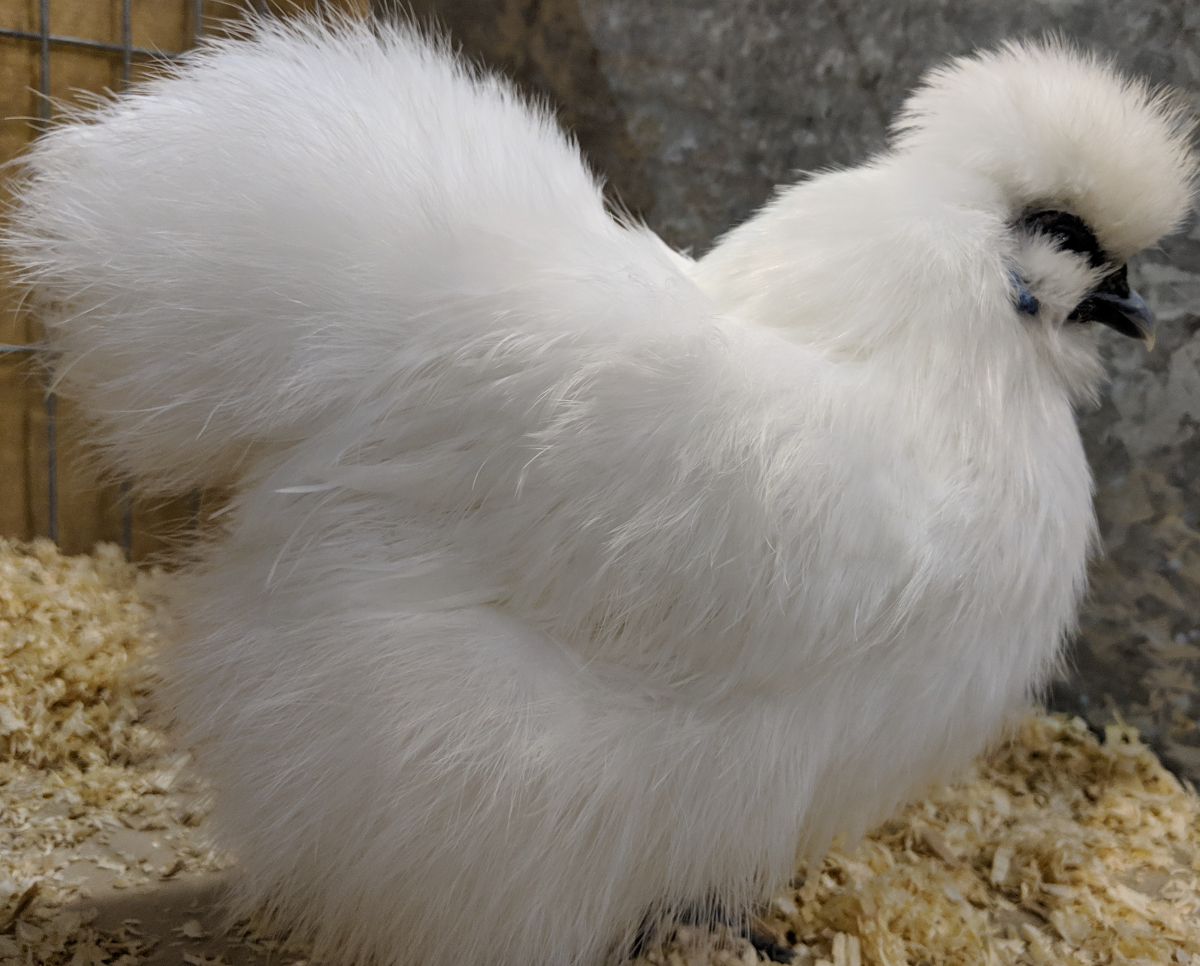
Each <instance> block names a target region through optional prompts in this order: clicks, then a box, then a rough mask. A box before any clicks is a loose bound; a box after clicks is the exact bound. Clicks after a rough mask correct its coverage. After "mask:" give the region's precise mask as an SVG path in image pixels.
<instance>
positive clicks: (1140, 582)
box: [380, 0, 1200, 779]
mask: <svg viewBox="0 0 1200 966" xmlns="http://www.w3.org/2000/svg"><path fill="white" fill-rule="evenodd" d="M386 2H387V0H380V4H381V6H382V5H386ZM418 9H419V11H420V12H421V13H423V14H425V15H428V14H433V15H435V16H438V17H440V18H441V19H442V20H443V22H444V23H445V24H447V25H448V26H449V28H450V30H451V32H452V33H454V34H455V36H457V37H459V38H460V39H461V40H462V42H463V43H464V45H465V46H466V48H467V50H468V51H469V52H470V53H471V54H472V55H474V56H478V57H480V58H482V59H485V60H489V61H491V62H492V63H496V64H499V65H500V66H501V67H502V68H503V69H505V70H506V71H507V72H509V73H510V75H512V76H516V77H517V78H518V80H520V81H521V82H522V83H523V84H524V85H525V86H527V87H529V88H531V89H534V90H537V91H539V92H541V93H542V94H544V95H545V96H548V97H550V98H551V99H553V100H554V101H555V102H556V103H557V104H559V105H560V106H561V107H562V109H563V117H564V120H565V121H566V122H567V123H568V124H570V125H572V126H573V127H575V129H576V130H577V132H578V134H579V136H580V140H581V142H582V143H583V146H584V148H585V150H586V151H587V152H588V153H589V155H590V156H591V157H592V159H593V162H594V163H595V164H596V166H597V167H598V168H599V169H601V170H602V171H604V172H605V173H606V174H608V175H609V177H610V179H611V181H612V182H613V186H614V188H615V190H616V192H617V193H618V194H619V195H620V196H621V197H622V198H623V199H624V200H625V201H626V202H627V203H628V204H629V206H630V207H631V208H634V209H636V210H638V211H639V212H640V213H641V214H642V215H643V216H644V217H645V218H646V220H647V221H648V222H649V223H650V225H651V226H652V227H654V228H655V229H656V230H658V231H659V232H661V233H662V234H663V236H664V237H666V238H667V239H668V240H669V241H670V242H671V243H673V244H675V245H677V246H679V247H682V248H691V249H693V250H694V251H695V252H697V253H699V252H703V251H704V250H705V249H706V248H707V247H708V245H709V244H710V243H711V242H712V240H713V239H714V238H715V237H716V236H717V235H718V234H719V233H720V232H721V231H723V230H724V229H726V228H728V227H730V226H731V225H734V224H736V223H737V222H739V221H741V220H742V219H743V218H745V217H746V216H747V215H748V214H749V213H750V212H752V211H753V210H754V209H755V208H756V207H757V206H758V205H759V204H761V203H762V202H763V200H764V199H766V198H767V197H768V196H769V194H770V193H771V190H772V188H773V187H774V185H776V184H777V183H779V182H784V181H788V180H790V179H791V178H792V177H793V176H794V175H793V173H794V172H795V171H797V170H809V169H815V168H821V167H825V166H828V165H833V164H847V163H853V162H856V161H858V160H860V159H862V158H863V157H865V156H866V155H867V154H869V153H870V152H871V151H873V150H875V149H877V148H878V147H880V145H881V144H882V143H883V139H884V134H885V130H886V125H887V120H888V118H890V117H891V115H892V114H893V113H894V112H895V110H896V108H897V107H898V106H899V104H900V102H901V100H902V99H903V97H904V92H905V91H906V90H908V89H909V88H910V87H911V86H912V85H913V84H914V83H915V82H916V80H917V79H918V77H919V76H920V74H921V72H922V71H923V70H925V69H926V68H927V67H929V66H930V65H933V64H936V63H938V62H939V61H941V60H943V59H944V58H946V57H948V56H951V55H954V54H959V53H965V52H967V51H969V50H971V49H973V48H975V47H978V46H981V45H990V44H995V43H997V42H999V41H1001V40H1003V39H1005V38H1008V37H1019V36H1026V35H1040V34H1043V33H1045V32H1047V31H1055V32H1058V33H1061V34H1063V35H1065V36H1068V37H1072V38H1076V39H1078V40H1079V41H1081V42H1083V43H1085V44H1087V45H1089V46H1094V47H1096V48H1097V49H1099V50H1102V51H1104V52H1106V53H1108V54H1111V55H1113V56H1114V57H1115V58H1116V59H1117V60H1118V61H1119V62H1120V63H1121V64H1122V65H1123V66H1125V67H1126V68H1128V69H1130V70H1132V71H1136V72H1138V73H1140V74H1143V75H1145V76H1148V77H1149V78H1151V79H1152V80H1154V81H1156V82H1160V83H1169V84H1173V85H1175V86H1177V87H1179V88H1181V89H1182V90H1183V91H1184V92H1186V93H1187V94H1188V95H1189V97H1191V98H1192V100H1193V102H1194V103H1196V104H1197V106H1198V107H1200V34H1198V31H1200V0H1198V2H1190V0H1174V2H1165V3H1162V2H1158V3H1156V2H1153V0H1108V2H1098V0H1042V2H1038V0H991V2H983V0H973V2H964V0H959V2H953V3H947V2H936V0H900V2H887V0H812V2H802V0H418ZM1131 279H1132V280H1133V281H1134V282H1135V284H1136V285H1137V286H1138V287H1139V288H1140V289H1141V291H1142V293H1143V294H1144V295H1145V296H1146V298H1147V300H1148V301H1149V302H1150V304H1151V305H1152V306H1153V307H1154V308H1155V309H1156V310H1157V312H1158V313H1159V316H1160V319H1161V326H1160V334H1159V340H1158V346H1157V348H1156V349H1155V350H1154V352H1153V353H1152V354H1150V355H1149V356H1148V357H1147V355H1146V353H1145V352H1144V351H1143V349H1142V348H1141V347H1140V346H1138V345H1134V344H1132V343H1130V342H1129V341H1128V340H1121V339H1119V338H1113V339H1110V340H1107V341H1106V352H1107V354H1108V355H1109V358H1110V361H1111V366H1112V371H1113V374H1114V379H1113V384H1112V387H1111V389H1110V390H1109V392H1108V393H1107V395H1106V397H1105V399H1104V401H1103V404H1102V405H1101V406H1100V408H1099V409H1098V410H1096V411H1093V412H1085V413H1081V414H1080V422H1081V424H1082V426H1083V430H1084V435H1085V438H1086V440H1087V444H1088V449H1089V453H1090V454H1091V457H1092V462H1093V466H1094V468H1095V472H1096V479H1097V485H1098V493H1097V502H1098V507H1099V512H1100V519H1101V526H1102V529H1103V533H1104V537H1105V540H1106V543H1107V555H1106V557H1105V558H1104V559H1102V560H1100V561H1097V563H1096V565H1095V567H1094V569H1093V592H1092V597H1091V601H1090V602H1089V604H1088V606H1087V607H1086V609H1085V611H1084V614H1083V618H1082V631H1081V638H1080V641H1079V642H1078V644H1077V647H1076V649H1075V651H1074V665H1075V671H1074V673H1073V675H1072V677H1071V678H1070V680H1069V681H1068V682H1066V683H1065V684H1064V685H1063V686H1062V687H1060V688H1058V689H1057V690H1056V692H1055V694H1054V696H1053V698H1054V701H1055V703H1056V705H1057V706H1059V707H1062V708H1064V709H1069V710H1075V711H1080V712H1083V713H1084V714H1086V715H1087V717H1088V718H1089V719H1090V720H1091V721H1092V722H1093V723H1095V724H1098V725H1099V724H1103V723H1105V722H1106V721H1108V720H1111V715H1112V713H1113V712H1114V710H1115V711H1117V712H1118V713H1120V714H1122V715H1123V716H1124V717H1125V718H1126V719H1128V720H1131V721H1132V722H1134V723H1136V724H1137V725H1138V726H1139V727H1140V728H1142V730H1143V732H1144V733H1145V734H1147V735H1149V736H1150V737H1151V739H1152V740H1153V741H1154V742H1155V743H1156V744H1157V746H1158V747H1159V749H1160V751H1161V752H1162V753H1163V754H1164V756H1165V757H1166V758H1167V760H1168V761H1169V762H1170V763H1172V764H1173V765H1174V766H1175V767H1177V768H1179V769H1180V770H1182V771H1184V772H1186V773H1188V774H1190V775H1191V776H1192V777H1194V778H1197V779H1200V730H1198V728H1197V720H1200V691H1198V690H1197V687H1196V675H1197V674H1198V673H1200V640H1198V636H1200V635H1198V631H1197V629H1200V334H1198V333H1200V230H1197V229H1193V230H1192V232H1191V233H1190V234H1186V235H1184V236H1181V237H1178V238H1174V239H1171V240H1169V241H1168V242H1166V243H1165V244H1164V245H1163V247H1162V250H1161V251H1156V252H1151V253H1147V254H1145V255H1143V256H1141V257H1139V258H1138V259H1137V261H1136V263H1135V264H1134V266H1133V267H1132V270H1131Z"/></svg>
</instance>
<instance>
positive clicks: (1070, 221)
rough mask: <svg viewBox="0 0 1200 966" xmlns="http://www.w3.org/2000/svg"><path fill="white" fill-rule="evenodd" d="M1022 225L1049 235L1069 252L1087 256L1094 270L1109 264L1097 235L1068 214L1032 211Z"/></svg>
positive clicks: (1024, 217) (1027, 228) (1022, 221)
mask: <svg viewBox="0 0 1200 966" xmlns="http://www.w3.org/2000/svg"><path fill="white" fill-rule="evenodd" d="M1021 225H1022V227H1024V228H1025V229H1026V230H1027V231H1031V232H1037V233H1039V234H1042V235H1049V236H1050V237H1051V238H1053V239H1055V240H1056V241H1057V242H1058V243H1059V245H1060V246H1061V247H1062V248H1064V249H1065V250H1067V251H1069V252H1078V253H1079V254H1080V255H1086V256H1087V259H1088V262H1090V263H1091V265H1092V267H1093V268H1099V267H1100V266H1102V265H1104V264H1105V263H1106V262H1107V259H1106V258H1105V257H1104V252H1103V251H1101V250H1100V242H1098V241H1097V240H1096V233H1095V232H1093V231H1092V230H1091V229H1090V228H1089V227H1088V226H1087V225H1085V224H1084V223H1083V221H1081V220H1080V219H1079V218H1076V217H1075V216H1074V215H1072V214H1069V213H1068V212H1065V211H1031V212H1030V213H1029V214H1027V215H1024V216H1023V217H1022V218H1021Z"/></svg>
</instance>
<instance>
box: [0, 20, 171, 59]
mask: <svg viewBox="0 0 1200 966" xmlns="http://www.w3.org/2000/svg"><path fill="white" fill-rule="evenodd" d="M0 37H12V38H13V39H15V40H38V41H40V40H41V39H42V33H41V32H40V31H33V30H16V29H14V28H12V27H0ZM47 39H48V40H49V43H50V46H52V47H76V48H79V49H82V50H99V51H103V52H104V53H109V54H123V53H125V47H124V45H122V44H110V43H108V42H107V41H104V40H88V39H87V38H85V37H67V36H64V35H63V34H48V35H47ZM129 52H130V54H131V56H133V57H137V58H143V59H146V60H174V59H175V58H176V57H178V56H179V54H173V53H170V52H169V51H165V50H154V49H153V48H151V47H133V46H131V47H130V48H129Z"/></svg>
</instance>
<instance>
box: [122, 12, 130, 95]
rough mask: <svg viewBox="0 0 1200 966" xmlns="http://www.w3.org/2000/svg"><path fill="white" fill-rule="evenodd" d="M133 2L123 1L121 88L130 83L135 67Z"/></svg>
mask: <svg viewBox="0 0 1200 966" xmlns="http://www.w3.org/2000/svg"><path fill="white" fill-rule="evenodd" d="M132 4H133V0H121V86H122V87H124V86H125V85H126V84H128V83H129V71H130V68H131V67H132V66H133V9H132Z"/></svg>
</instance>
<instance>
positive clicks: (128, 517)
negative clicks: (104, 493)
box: [117, 480, 133, 560]
mask: <svg viewBox="0 0 1200 966" xmlns="http://www.w3.org/2000/svg"><path fill="white" fill-rule="evenodd" d="M132 489H133V484H132V483H131V482H130V481H129V480H122V481H121V486H120V488H119V490H118V496H117V505H118V506H120V508H121V549H122V550H124V551H125V559H126V560H128V559H129V558H130V557H131V556H132V555H133V499H132V498H131V496H130V491H131V490H132Z"/></svg>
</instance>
